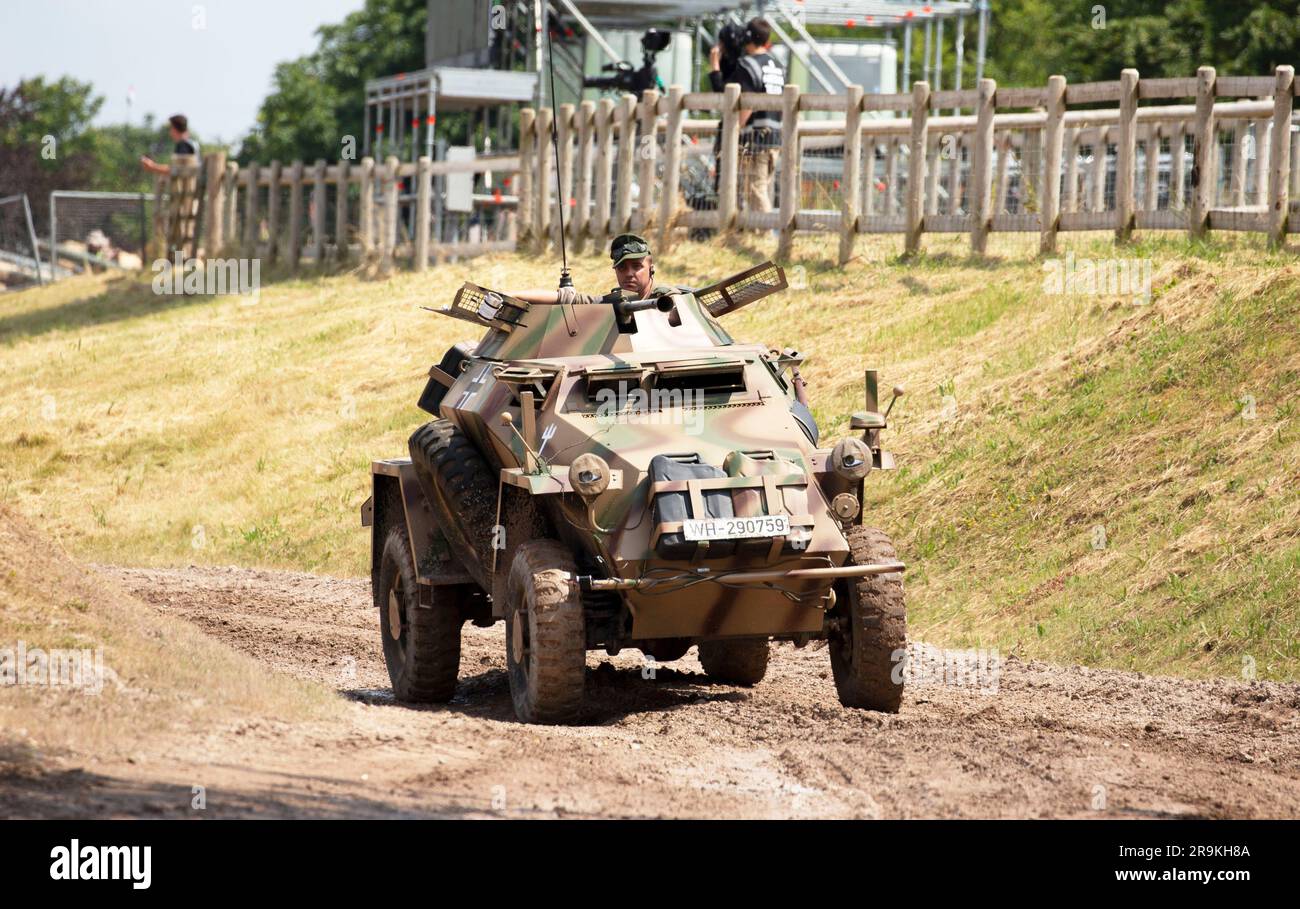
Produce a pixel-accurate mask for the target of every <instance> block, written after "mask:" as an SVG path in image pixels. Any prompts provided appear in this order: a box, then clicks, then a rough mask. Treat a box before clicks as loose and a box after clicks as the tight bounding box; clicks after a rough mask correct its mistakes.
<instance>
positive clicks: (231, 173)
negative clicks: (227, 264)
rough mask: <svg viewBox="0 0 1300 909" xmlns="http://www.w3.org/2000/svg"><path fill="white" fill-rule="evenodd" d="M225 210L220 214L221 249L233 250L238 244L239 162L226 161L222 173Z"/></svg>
mask: <svg viewBox="0 0 1300 909" xmlns="http://www.w3.org/2000/svg"><path fill="white" fill-rule="evenodd" d="M222 180H223V181H224V183H225V190H224V195H225V202H226V210H225V214H224V215H223V216H222V228H221V250H222V251H223V252H224V251H226V250H231V251H234V250H235V249H236V248H237V247H238V245H239V162H237V161H228V162H227V163H226V172H225V173H224V174H223V175H222Z"/></svg>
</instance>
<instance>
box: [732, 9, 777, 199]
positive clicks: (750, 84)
mask: <svg viewBox="0 0 1300 909" xmlns="http://www.w3.org/2000/svg"><path fill="white" fill-rule="evenodd" d="M744 40H745V53H744V56H742V57H741V58H740V60H739V61H737V63H736V70H735V81H736V82H738V83H740V90H741V92H754V93H757V94H762V95H781V94H782V93H783V92H784V91H785V70H784V69H783V68H782V66H781V64H780V63H778V62H777V61H776V60H774V59H773V58H772V55H771V54H769V53H768V51H770V50H771V49H772V27H771V26H770V25H768V24H767V21H766V20H765V19H763V18H761V17H760V18H755V19H751V20H750V21H749V24H748V25H746V26H745V39H744ZM780 147H781V112H780V111H779V110H742V111H741V112H740V152H741V155H740V203H741V206H742V207H744V208H747V209H749V210H751V211H771V210H772V175H773V174H774V173H775V172H776V153H777V149H778V148H780Z"/></svg>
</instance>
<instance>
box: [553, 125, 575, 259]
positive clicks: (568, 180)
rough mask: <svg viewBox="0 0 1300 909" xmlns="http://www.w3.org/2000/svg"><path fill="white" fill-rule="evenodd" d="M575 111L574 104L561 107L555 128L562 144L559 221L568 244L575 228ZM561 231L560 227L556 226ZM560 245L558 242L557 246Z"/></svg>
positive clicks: (558, 200) (557, 203)
mask: <svg viewBox="0 0 1300 909" xmlns="http://www.w3.org/2000/svg"><path fill="white" fill-rule="evenodd" d="M573 110H574V106H573V105H572V104H561V105H560V119H559V120H558V121H556V124H555V127H556V132H557V134H558V139H559V143H560V191H559V193H557V195H558V198H557V199H556V205H557V215H558V216H557V221H558V220H561V219H562V220H563V221H564V231H565V234H566V242H567V238H568V237H572V236H573V233H574V228H573V220H574V219H573V209H574V206H573V205H570V204H569V203H570V202H572V201H573ZM556 229H557V230H558V229H559V225H558V224H557V225H556ZM555 245H556V246H557V247H558V246H559V245H560V244H559V243H558V242H557V243H556V244H555Z"/></svg>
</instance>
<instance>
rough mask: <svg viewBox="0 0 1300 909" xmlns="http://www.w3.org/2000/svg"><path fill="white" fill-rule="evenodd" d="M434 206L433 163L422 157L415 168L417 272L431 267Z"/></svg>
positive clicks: (426, 156)
mask: <svg viewBox="0 0 1300 909" xmlns="http://www.w3.org/2000/svg"><path fill="white" fill-rule="evenodd" d="M432 205H433V161H432V160H431V159H430V158H429V156H428V155H420V160H419V162H418V163H417V164H416V168H415V263H414V264H415V270H416V271H424V270H425V269H426V268H428V267H429V217H430V215H431V211H432Z"/></svg>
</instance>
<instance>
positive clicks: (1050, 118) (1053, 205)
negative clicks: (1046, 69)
mask: <svg viewBox="0 0 1300 909" xmlns="http://www.w3.org/2000/svg"><path fill="white" fill-rule="evenodd" d="M1044 100H1045V101H1046V104H1047V124H1046V126H1045V127H1044V129H1043V188H1042V192H1041V193H1040V196H1041V198H1042V200H1043V201H1042V206H1041V209H1040V211H1039V222H1040V223H1039V229H1040V234H1039V238H1038V251H1039V253H1041V254H1043V255H1050V254H1052V253H1055V252H1056V231H1057V229H1058V228H1059V227H1060V224H1061V151H1062V149H1063V147H1064V143H1065V77H1064V76H1051V77H1049V78H1048V80H1047V96H1046V98H1045V99H1044Z"/></svg>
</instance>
